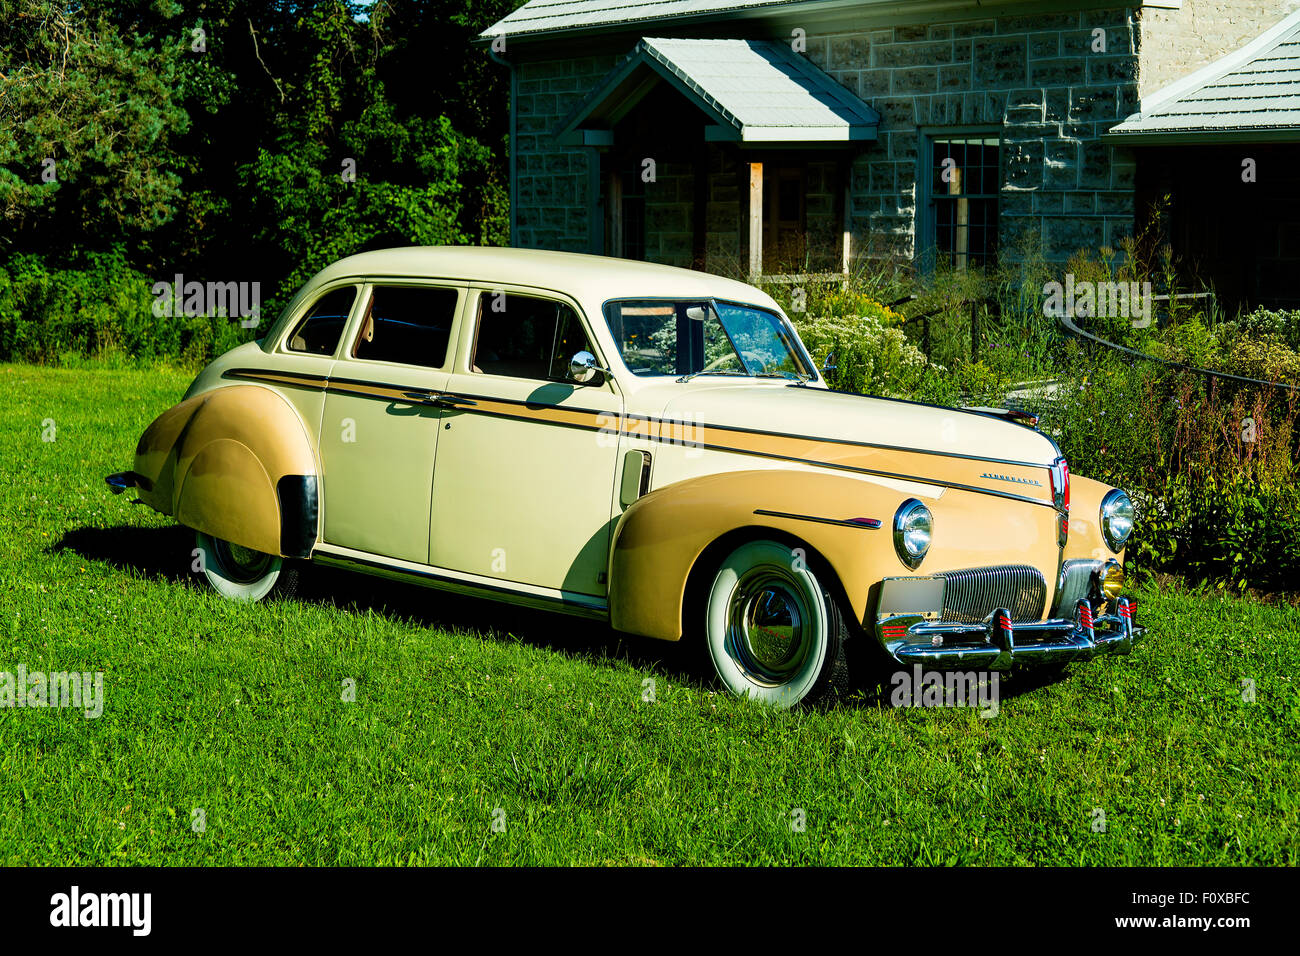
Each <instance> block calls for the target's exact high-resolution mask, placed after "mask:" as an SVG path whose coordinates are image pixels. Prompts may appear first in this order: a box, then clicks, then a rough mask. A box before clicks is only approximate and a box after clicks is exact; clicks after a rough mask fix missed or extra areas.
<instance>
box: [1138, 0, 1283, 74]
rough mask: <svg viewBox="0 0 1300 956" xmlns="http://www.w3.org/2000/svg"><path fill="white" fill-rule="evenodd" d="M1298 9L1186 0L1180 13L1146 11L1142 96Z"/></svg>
mask: <svg viewBox="0 0 1300 956" xmlns="http://www.w3.org/2000/svg"><path fill="white" fill-rule="evenodd" d="M1298 7H1300V0H1183V5H1182V9H1179V10H1160V9H1156V8H1154V7H1148V8H1145V9H1143V10H1142V11H1141V14H1140V17H1139V20H1138V25H1139V28H1140V31H1141V37H1142V39H1143V40H1144V41H1146V42H1143V43H1142V44H1141V46H1140V49H1141V62H1140V71H1141V72H1140V75H1139V77H1138V92H1139V95H1141V96H1150V95H1151V94H1152V93H1155V92H1156V91H1158V90H1159V89H1160V88H1161V87H1163V86H1167V85H1168V84H1170V83H1172V82H1174V81H1175V80H1177V79H1180V78H1181V77H1184V76H1186V75H1187V74H1189V73H1194V72H1195V71H1197V70H1199V69H1200V68H1201V67H1203V66H1205V65H1207V64H1209V63H1212V62H1213V61H1215V60H1217V59H1218V58H1219V57H1221V56H1224V55H1225V54H1228V53H1231V52H1232V51H1233V50H1236V49H1239V48H1240V47H1243V46H1245V45H1246V44H1247V43H1249V42H1250V41H1251V40H1253V39H1255V37H1257V36H1259V35H1260V34H1261V33H1263V32H1264V31H1265V30H1267V29H1268V28H1269V27H1271V26H1273V25H1274V24H1276V23H1277V22H1278V21H1279V20H1281V19H1282V18H1284V17H1285V16H1287V15H1288V14H1290V13H1292V12H1294V11H1295V10H1296V9H1297V8H1298Z"/></svg>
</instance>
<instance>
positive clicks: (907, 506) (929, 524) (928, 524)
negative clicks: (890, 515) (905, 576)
mask: <svg viewBox="0 0 1300 956" xmlns="http://www.w3.org/2000/svg"><path fill="white" fill-rule="evenodd" d="M933 525H934V522H933V519H932V518H931V517H930V509H929V508H927V507H926V506H925V505H923V504H921V502H919V501H917V500H916V499H915V498H908V499H907V500H906V501H904V502H903V503H902V504H901V505H899V506H898V511H897V512H895V513H894V550H896V551H897V552H898V558H899V560H900V561H902V562H903V563H904V564H905V565H907V566H908V567H909V568H913V569H915V568H916V567H917V566H918V565H919V564H920V563H921V562H922V561H923V560H924V559H925V553H926V552H927V551H929V550H930V532H931V530H932V528H933Z"/></svg>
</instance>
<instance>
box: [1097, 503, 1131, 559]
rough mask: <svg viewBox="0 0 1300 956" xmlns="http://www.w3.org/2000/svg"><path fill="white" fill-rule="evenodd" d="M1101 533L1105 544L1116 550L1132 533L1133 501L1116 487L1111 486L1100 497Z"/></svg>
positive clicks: (1122, 545)
mask: <svg viewBox="0 0 1300 956" xmlns="http://www.w3.org/2000/svg"><path fill="white" fill-rule="evenodd" d="M1101 533H1102V536H1103V537H1104V538H1105V539H1106V546H1107V547H1108V548H1110V549H1111V550H1112V551H1116V552H1118V551H1119V550H1120V549H1121V548H1123V547H1124V542H1125V541H1127V540H1128V536H1129V535H1130V534H1132V533H1133V502H1132V500H1130V498H1129V496H1128V495H1126V494H1124V492H1122V491H1120V490H1119V489H1118V488H1112V489H1111V490H1110V491H1108V492H1106V497H1105V498H1102V499H1101Z"/></svg>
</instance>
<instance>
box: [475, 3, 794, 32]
mask: <svg viewBox="0 0 1300 956" xmlns="http://www.w3.org/2000/svg"><path fill="white" fill-rule="evenodd" d="M792 2H799V0H529V2H528V3H525V4H524V5H523V6H522V7H520V8H519V9H518V10H515V11H514V12H513V13H510V14H508V15H507V16H505V17H503V18H502V19H501V20H499V21H498V22H497V23H494V24H493V25H492V26H490V27H488V28H487V29H486V30H484V31H483V32H482V33H481V34H479V36H481V37H493V36H497V35H500V34H506V35H508V36H520V35H524V34H530V33H532V34H537V33H553V32H557V31H560V30H571V29H581V28H589V27H599V26H609V25H614V24H621V23H636V22H645V21H650V20H667V19H673V18H677V17H692V16H707V15H709V14H737V13H743V12H745V11H749V10H756V9H761V8H765V7H766V8H772V7H784V6H788V5H790V4H791V3H792Z"/></svg>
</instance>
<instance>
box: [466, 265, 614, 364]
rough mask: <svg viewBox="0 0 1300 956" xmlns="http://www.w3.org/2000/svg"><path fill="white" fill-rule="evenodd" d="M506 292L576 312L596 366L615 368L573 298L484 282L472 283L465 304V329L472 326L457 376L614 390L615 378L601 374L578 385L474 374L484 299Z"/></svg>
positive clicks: (545, 290)
mask: <svg viewBox="0 0 1300 956" xmlns="http://www.w3.org/2000/svg"><path fill="white" fill-rule="evenodd" d="M497 293H504V294H505V295H506V296H507V298H508V297H509V296H512V295H517V296H522V297H526V298H533V299H544V300H546V301H548V302H555V303H558V304H560V305H566V306H568V307H569V308H570V309H572V310H573V312H574V314H575V315H576V316H577V317H578V324H579V325H580V326H581V327H582V331H583V332H584V333H585V334H586V336H587V343H588V344H589V345H590V346H591V353H592V355H594V356H596V364H597V365H599V366H601V367H602V368H611V367H612V366H611V365H610V364H609V362H608V361H607V360H606V359H605V357H604V355H603V354H602V353H603V352H604V348H603V346H602V345H601V341H600V339H599V337H598V336H596V335H595V334H593V330H592V324H591V321H590V320H589V319H588V318H587V314H586V312H585V311H583V308H582V306H581V305H579V304H578V302H577V301H576V300H574V299H572V298H570V297H569V296H567V295H564V294H563V293H560V292H556V291H554V290H551V289H539V288H535V287H531V286H516V285H487V284H484V283H481V282H476V283H471V284H470V285H469V287H468V290H467V295H466V297H465V299H464V302H463V308H462V312H463V314H464V323H465V325H466V326H472V327H470V328H469V329H468V335H466V336H465V338H466V339H467V341H466V343H465V345H464V347H463V348H462V349H461V354H460V356H459V357H458V358H457V360H456V372H457V374H464V375H473V376H474V377H475V378H476V379H479V380H482V381H485V382H490V381H493V380H498V381H503V382H543V383H545V384H548V385H572V386H573V387H574V388H593V387H600V386H609V387H611V388H612V387H613V386H612V383H613V378H614V376H613V375H601V376H598V377H597V379H595V380H593V381H590V382H576V381H574V380H573V379H571V378H528V377H525V376H520V375H495V374H493V373H491V372H481V371H480V372H476V371H474V356H475V354H476V353H477V352H478V337H479V331H480V330H481V329H482V325H483V323H482V321H481V314H482V310H481V309H480V307H479V303H480V302H481V301H482V299H483V297H484V296H491V295H496V294H497Z"/></svg>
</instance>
